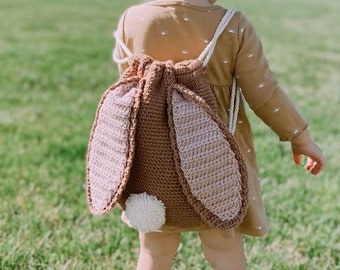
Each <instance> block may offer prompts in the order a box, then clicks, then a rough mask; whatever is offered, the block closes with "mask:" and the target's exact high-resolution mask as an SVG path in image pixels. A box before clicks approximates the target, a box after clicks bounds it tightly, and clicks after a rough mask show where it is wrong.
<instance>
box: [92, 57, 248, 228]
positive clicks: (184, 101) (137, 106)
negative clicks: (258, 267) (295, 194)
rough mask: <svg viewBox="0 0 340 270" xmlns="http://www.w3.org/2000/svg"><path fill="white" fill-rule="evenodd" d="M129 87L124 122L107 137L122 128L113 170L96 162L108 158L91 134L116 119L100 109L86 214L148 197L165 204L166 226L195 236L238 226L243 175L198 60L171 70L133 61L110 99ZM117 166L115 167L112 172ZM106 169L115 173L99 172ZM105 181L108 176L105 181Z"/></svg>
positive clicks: (146, 59)
mask: <svg viewBox="0 0 340 270" xmlns="http://www.w3.org/2000/svg"><path fill="white" fill-rule="evenodd" d="M136 82H138V84H137V86H136V84H135V83H136ZM131 83H132V85H131ZM126 84H130V86H132V87H131V88H132V89H133V90H132V92H130V94H127V92H126V91H125V90H124V91H125V92H124V91H123V92H124V93H120V94H119V95H120V96H126V95H127V96H129V95H130V96H129V97H130V98H127V100H128V101H127V102H125V104H127V105H122V104H119V106H120V108H124V106H125V108H124V109H122V111H123V112H124V113H123V114H122V111H120V112H119V114H120V115H121V116H122V115H123V116H124V117H125V118H126V119H129V120H128V121H129V123H126V122H124V121H122V122H121V124H119V125H118V126H119V127H117V124H116V123H117V121H116V120H115V121H114V122H115V124H112V131H110V132H108V134H111V135H110V136H111V137H112V133H115V130H119V132H118V133H119V134H120V135H119V136H118V135H114V136H116V137H117V138H116V139H115V140H116V141H117V142H118V141H119V142H121V145H119V147H118V148H119V149H120V150H119V151H118V152H119V153H120V154H119V155H118V156H119V158H116V160H115V161H113V162H111V163H110V164H107V163H106V164H105V163H103V164H101V162H98V161H96V159H101V160H105V161H107V160H110V159H111V157H110V155H109V154H105V157H104V158H101V157H99V156H100V153H101V152H100V151H99V152H97V154H94V153H96V151H97V150H94V149H97V148H98V147H97V146H95V143H97V142H96V141H97V139H96V133H97V132H98V133H100V131H99V130H100V129H101V127H102V126H103V125H100V124H98V123H97V122H98V120H99V119H101V118H103V119H106V120H103V122H106V123H110V121H111V120H110V119H109V118H110V117H111V119H112V118H113V117H112V116H109V115H110V113H105V116H103V115H102V113H103V112H104V111H102V109H100V108H98V110H97V117H96V120H97V121H95V124H94V126H93V130H92V136H91V138H90V143H89V151H88V166H87V168H88V169H87V172H88V178H87V182H88V201H89V205H90V208H91V211H92V212H93V213H95V214H103V213H106V212H107V211H109V210H110V209H111V208H112V207H113V206H114V205H115V204H116V203H117V202H118V203H119V204H120V205H121V206H122V208H123V209H125V201H126V200H127V199H128V197H129V195H130V194H140V193H144V192H146V193H147V194H150V195H153V196H155V197H156V198H157V199H158V200H160V201H162V202H163V203H164V205H165V209H166V213H165V216H166V220H165V225H167V226H173V227H177V228H180V229H183V230H195V229H197V228H199V227H201V226H202V225H203V224H208V225H210V226H211V227H214V228H220V229H227V228H231V227H234V226H236V225H237V224H239V223H240V222H241V221H242V219H243V217H244V215H245V213H246V207H247V171H246V167H245V164H244V162H243V160H242V157H241V154H240V152H239V150H238V146H237V144H236V142H235V140H234V138H233V136H232V135H231V133H230V132H229V131H228V130H227V128H226V127H225V125H224V124H223V123H222V122H221V120H220V119H219V117H218V116H217V109H216V107H217V106H216V103H215V97H214V95H213V93H212V91H211V89H210V87H209V85H208V83H207V82H206V80H205V78H204V68H203V65H202V62H201V61H199V60H188V61H183V62H180V63H177V64H173V63H172V62H171V61H168V62H158V61H154V60H153V59H151V58H150V57H148V56H145V55H135V56H133V57H131V60H130V63H129V68H128V69H127V70H126V72H125V73H124V74H123V75H122V76H121V78H120V81H119V83H117V84H116V85H114V86H112V87H111V88H110V89H109V90H108V93H110V92H113V93H114V92H115V91H117V89H122V85H126ZM123 88H124V87H123ZM124 89H125V88H124ZM120 91H122V90H120ZM108 93H106V94H105V95H104V97H103V99H102V101H101V103H100V104H102V105H101V107H105V106H104V105H103V104H105V103H106V97H108V96H109V95H110V94H108ZM117 93H118V92H117ZM131 93H132V94H131ZM123 103H124V102H123ZM111 105H112V106H115V107H117V105H114V103H113V102H111ZM129 106H130V107H129ZM129 108H130V109H129ZM114 110H116V109H114ZM117 111H118V110H117ZM108 125H110V124H108ZM96 129H97V130H96ZM101 133H103V132H101ZM118 137H119V138H118ZM112 141H113V140H111V141H110V140H108V141H106V142H105V143H100V144H104V145H105V146H104V147H103V146H102V147H101V148H105V147H106V146H107V145H108V144H111V143H112ZM116 144H117V143H116ZM107 148H108V149H110V147H107ZM109 151H112V150H109ZM115 156H117V153H116V154H115ZM114 162H117V163H118V164H119V166H118V165H114V166H113V163H114ZM94 164H96V165H94ZM117 166H118V167H117ZM94 168H96V169H94ZM106 170H111V171H115V172H110V173H104V172H102V171H106ZM93 171H96V172H93ZM103 175H108V177H105V180H103V179H104V178H102V176H103ZM159 229H160V230H162V228H159Z"/></svg>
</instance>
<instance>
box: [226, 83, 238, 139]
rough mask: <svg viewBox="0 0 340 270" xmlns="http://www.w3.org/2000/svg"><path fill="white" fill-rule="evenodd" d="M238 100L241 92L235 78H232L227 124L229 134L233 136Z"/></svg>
mask: <svg viewBox="0 0 340 270" xmlns="http://www.w3.org/2000/svg"><path fill="white" fill-rule="evenodd" d="M240 99H241V91H240V89H239V88H238V87H237V84H236V78H235V77H234V78H233V84H232V86H231V95H230V106H229V122H228V129H229V131H230V132H231V134H233V135H234V134H235V130H236V122H237V115H238V110H239V108H240Z"/></svg>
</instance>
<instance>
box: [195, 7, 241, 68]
mask: <svg viewBox="0 0 340 270" xmlns="http://www.w3.org/2000/svg"><path fill="white" fill-rule="evenodd" d="M235 13H236V9H234V8H230V9H228V11H227V12H226V13H225V14H224V16H223V17H222V19H221V21H220V23H219V25H218V26H217V28H216V31H215V34H214V36H213V38H212V40H211V41H210V42H209V44H208V45H207V47H205V49H204V51H203V52H202V53H201V55H200V56H199V57H198V59H199V60H201V61H202V62H203V66H206V65H207V64H208V62H209V60H210V57H211V55H212V54H213V52H214V49H215V46H216V44H217V40H218V38H219V37H220V35H221V34H222V33H223V31H224V30H225V28H226V27H227V26H228V24H229V22H230V20H231V19H232V18H233V16H234V14H235Z"/></svg>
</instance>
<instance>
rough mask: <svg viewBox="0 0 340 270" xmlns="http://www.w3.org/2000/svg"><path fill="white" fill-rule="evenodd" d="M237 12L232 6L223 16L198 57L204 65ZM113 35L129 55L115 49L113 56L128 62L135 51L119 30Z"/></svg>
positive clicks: (120, 62) (122, 61)
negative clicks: (127, 44)
mask: <svg viewBox="0 0 340 270" xmlns="http://www.w3.org/2000/svg"><path fill="white" fill-rule="evenodd" d="M235 13H236V9H234V8H230V9H228V11H227V12H226V13H225V14H224V16H223V17H222V19H221V21H220V23H219V25H218V26H217V28H216V31H215V34H214V36H213V38H212V40H211V41H210V42H209V44H208V45H207V47H205V49H204V50H203V52H202V53H201V55H200V56H199V57H198V59H199V60H201V61H202V62H203V66H206V65H207V64H208V62H209V59H210V57H211V55H212V54H213V52H214V49H215V46H216V43H217V40H218V38H219V37H220V35H221V34H222V33H223V31H224V29H225V28H226V27H227V25H228V24H229V22H230V20H231V19H232V17H233V16H234V14H235ZM113 35H114V37H115V39H116V42H117V43H118V45H119V46H120V47H121V48H122V50H123V51H124V52H125V54H126V55H127V57H125V58H123V59H120V58H118V57H117V56H116V54H115V51H113V54H112V58H113V60H114V61H115V62H116V63H117V64H124V63H127V62H128V61H129V58H130V57H131V56H132V55H133V53H132V52H131V51H130V49H129V48H128V47H127V46H126V44H125V43H124V41H123V40H122V39H121V38H120V37H119V36H118V33H117V31H115V32H114V33H113Z"/></svg>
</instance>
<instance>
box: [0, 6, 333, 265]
mask: <svg viewBox="0 0 340 270" xmlns="http://www.w3.org/2000/svg"><path fill="white" fill-rule="evenodd" d="M137 2H138V1H132V0H124V1H120V0H114V1H107V0H96V1H91V0H72V1H67V0H59V1H52V0H30V1H25V0H15V1H13V0H2V1H1V2H0V18H1V24H0V198H1V201H2V203H1V204H0V239H1V240H0V269H81V270H87V269H115V270H116V269H117V270H120V269H122V270H123V269H124V270H129V269H134V266H135V263H136V258H137V253H138V239H137V233H136V231H134V230H132V229H130V228H127V227H126V226H125V225H123V223H122V222H121V221H120V213H119V210H118V209H115V210H114V211H112V212H111V213H110V214H108V215H105V216H101V217H97V216H92V215H91V214H90V212H89V210H88V207H87V203H86V192H85V169H84V167H85V154H86V149H87V142H88V136H89V131H90V128H91V125H92V121H93V118H94V113H95V109H96V106H97V103H98V101H99V98H100V96H101V94H102V92H103V91H104V90H105V89H106V88H107V87H108V86H109V85H110V84H111V83H113V82H114V81H115V80H116V79H117V68H116V66H115V65H114V64H113V62H112V61H111V51H112V46H113V42H114V41H113V38H112V31H113V30H114V29H115V27H116V24H117V20H118V19H119V16H120V14H121V13H122V12H123V10H124V9H125V8H126V7H127V6H129V5H131V4H134V3H137ZM218 2H219V3H220V4H221V5H224V6H234V7H236V8H238V9H240V10H242V11H243V12H244V13H245V14H246V15H247V16H248V17H249V18H250V19H251V21H252V22H253V24H254V25H255V27H256V29H257V31H258V33H259V35H260V36H261V38H262V41H263V44H264V49H265V52H266V55H267V58H268V59H269V61H270V63H271V66H272V69H273V71H274V73H275V74H276V76H277V78H278V80H279V81H280V83H281V85H282V86H283V88H284V89H285V90H286V92H287V93H288V94H289V96H290V97H291V99H292V100H293V101H294V102H295V103H296V104H297V106H298V107H299V108H300V110H301V111H302V112H303V113H304V115H305V116H306V117H307V118H308V119H309V122H310V130H311V133H312V137H313V138H314V139H315V140H316V141H317V142H318V143H319V145H320V146H321V148H322V149H323V150H324V152H325V155H326V157H327V160H328V164H327V168H326V169H325V171H324V172H323V173H321V174H320V175H319V176H316V177H315V176H311V175H310V174H309V173H308V172H305V171H304V170H303V168H302V167H299V166H295V165H293V162H292V160H291V154H290V148H289V144H287V143H282V142H279V140H278V138H277V137H276V135H275V134H273V133H272V132H271V131H270V130H269V128H267V127H266V126H264V125H263V124H262V123H261V122H260V121H259V120H258V119H256V118H255V117H254V115H253V114H252V113H251V111H249V114H250V119H251V121H252V122H253V123H254V124H253V131H254V136H255V144H256V148H257V152H258V154H257V155H258V162H259V167H260V172H261V178H262V180H261V181H262V187H263V197H264V201H265V205H266V209H267V214H268V218H269V219H270V222H271V231H270V233H269V234H268V235H267V236H266V237H263V238H252V237H246V238H245V247H246V253H247V257H248V261H249V269H250V270H266V269H274V270H288V269H289V270H291V269H296V270H297V269H299V270H300V269H308V270H309V269H315V270H323V269H331V270H333V269H340V260H339V258H340V256H339V254H340V226H339V225H340V196H339V194H340V188H339V186H340V185H339V162H338V161H339V160H340V155H339V152H340V140H339V137H340V136H339V134H340V126H339V123H340V114H339V104H340V89H339V85H340V47H339V43H340V32H339V13H340V2H339V1H338V0H324V1H316V0H301V1H293V0H285V1H284V0H275V1H270V0H263V1H247V0H230V1H226V0H225V1H222V0H221V1H218ZM174 269H179V270H180V269H181V270H183V269H193V270H196V269H210V268H209V267H208V265H207V264H206V262H205V260H204V259H203V257H202V253H201V246H200V242H199V241H198V239H197V237H196V234H195V233H186V234H183V241H182V245H181V246H180V249H179V251H178V255H177V257H176V259H175V262H174Z"/></svg>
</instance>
